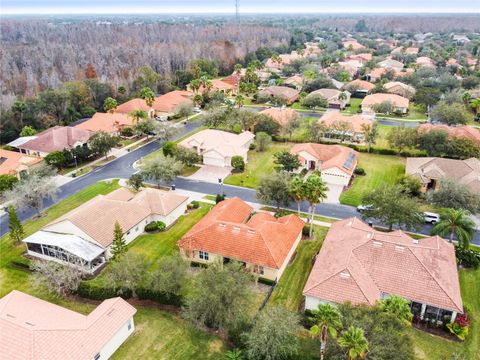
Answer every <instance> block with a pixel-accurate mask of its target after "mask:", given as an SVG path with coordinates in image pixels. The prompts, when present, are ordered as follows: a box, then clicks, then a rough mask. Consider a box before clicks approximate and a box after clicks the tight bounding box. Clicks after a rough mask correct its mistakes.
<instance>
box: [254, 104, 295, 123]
mask: <svg viewBox="0 0 480 360" xmlns="http://www.w3.org/2000/svg"><path fill="white" fill-rule="evenodd" d="M260 114H263V115H267V116H270V117H271V118H272V119H273V120H274V121H276V122H277V123H279V124H280V126H286V125H287V124H288V122H289V121H290V119H293V118H295V117H298V113H297V112H296V111H295V110H293V109H291V108H283V109H280V108H273V107H272V108H269V109H265V110H262V111H260Z"/></svg>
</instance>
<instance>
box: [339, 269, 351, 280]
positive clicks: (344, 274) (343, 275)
mask: <svg viewBox="0 0 480 360" xmlns="http://www.w3.org/2000/svg"><path fill="white" fill-rule="evenodd" d="M340 277H341V278H342V279H349V278H350V273H348V272H346V271H342V272H341V273H340Z"/></svg>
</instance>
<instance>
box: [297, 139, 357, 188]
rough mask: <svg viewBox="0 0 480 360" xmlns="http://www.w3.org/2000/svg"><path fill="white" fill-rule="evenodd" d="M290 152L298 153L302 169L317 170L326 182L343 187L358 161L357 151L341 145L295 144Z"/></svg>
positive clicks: (348, 181)
mask: <svg viewBox="0 0 480 360" xmlns="http://www.w3.org/2000/svg"><path fill="white" fill-rule="evenodd" d="M290 152H291V153H292V154H294V155H298V157H299V160H300V163H301V164H302V169H307V170H311V171H313V170H319V171H320V173H321V176H322V179H323V180H324V181H325V182H326V183H327V184H332V185H341V186H343V187H345V186H347V185H348V184H349V183H350V179H351V177H352V175H353V171H354V170H355V167H356V166H357V163H358V153H357V152H356V151H355V150H353V149H350V148H348V147H346V146H341V145H324V144H315V143H304V144H295V145H294V146H293V147H292V148H291V149H290Z"/></svg>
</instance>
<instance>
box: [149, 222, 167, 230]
mask: <svg viewBox="0 0 480 360" xmlns="http://www.w3.org/2000/svg"><path fill="white" fill-rule="evenodd" d="M165 228H166V225H165V223H163V222H162V221H152V222H150V223H148V224H147V225H145V231H146V232H155V231H164V230H165Z"/></svg>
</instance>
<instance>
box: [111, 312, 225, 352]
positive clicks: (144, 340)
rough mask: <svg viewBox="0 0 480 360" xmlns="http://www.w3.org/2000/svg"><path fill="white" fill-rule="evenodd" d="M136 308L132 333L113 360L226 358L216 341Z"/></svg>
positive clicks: (183, 324)
mask: <svg viewBox="0 0 480 360" xmlns="http://www.w3.org/2000/svg"><path fill="white" fill-rule="evenodd" d="M136 308H137V314H136V315H135V317H134V321H135V332H134V333H133V334H132V335H131V336H130V338H128V339H127V341H126V342H125V343H124V344H123V345H122V346H121V347H120V348H119V349H118V350H117V352H115V354H114V355H113V356H112V359H165V360H170V359H178V360H193V359H206V360H217V359H225V351H226V347H225V345H224V343H223V342H222V341H221V340H220V339H219V338H217V337H215V336H213V335H210V334H207V333H205V332H202V331H199V330H196V329H194V328H192V326H191V325H190V324H189V323H188V322H187V321H185V320H183V319H181V318H179V317H178V316H176V315H173V314H170V313H167V312H165V311H162V310H158V309H152V308H146V307H141V306H137V307H136Z"/></svg>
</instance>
